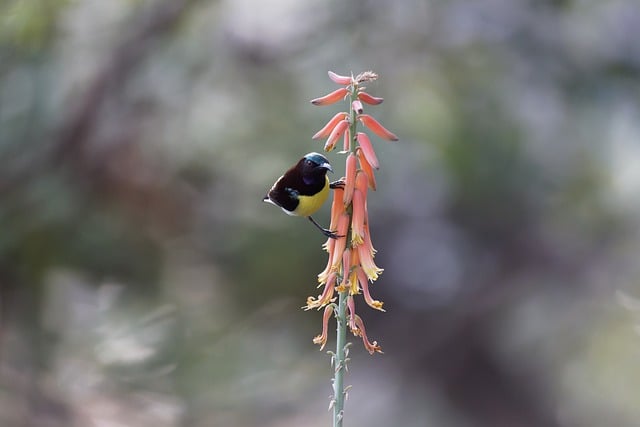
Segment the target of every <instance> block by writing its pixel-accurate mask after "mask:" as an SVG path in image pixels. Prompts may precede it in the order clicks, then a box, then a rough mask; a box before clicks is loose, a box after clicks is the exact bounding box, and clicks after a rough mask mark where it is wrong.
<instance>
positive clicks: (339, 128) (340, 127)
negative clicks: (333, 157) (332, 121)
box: [324, 119, 349, 151]
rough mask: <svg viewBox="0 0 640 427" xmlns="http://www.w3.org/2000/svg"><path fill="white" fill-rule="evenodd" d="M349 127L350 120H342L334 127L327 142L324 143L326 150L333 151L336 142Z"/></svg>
mask: <svg viewBox="0 0 640 427" xmlns="http://www.w3.org/2000/svg"><path fill="white" fill-rule="evenodd" d="M348 128H349V120H347V119H344V120H340V121H339V122H338V124H337V125H336V127H334V128H333V130H332V131H331V133H330V134H329V138H327V142H326V143H325V144H324V151H331V150H333V147H335V146H336V142H337V141H338V139H339V138H340V137H341V136H342V134H343V133H344V132H345V131H346V130H347V129H348Z"/></svg>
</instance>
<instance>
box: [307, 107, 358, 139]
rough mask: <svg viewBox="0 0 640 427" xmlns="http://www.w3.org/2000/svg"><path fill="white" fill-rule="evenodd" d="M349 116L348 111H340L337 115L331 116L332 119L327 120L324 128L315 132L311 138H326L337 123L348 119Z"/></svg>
mask: <svg viewBox="0 0 640 427" xmlns="http://www.w3.org/2000/svg"><path fill="white" fill-rule="evenodd" d="M347 117H349V115H348V114H347V113H344V112H342V113H338V114H336V115H335V116H333V117H332V118H331V120H329V121H328V122H327V124H326V125H324V127H323V128H322V129H320V130H319V131H318V132H316V133H315V135H313V136H312V137H311V139H322V138H326V137H328V136H329V135H331V131H332V130H333V128H335V127H336V125H337V124H338V123H339V122H340V121H341V120H344V119H346V118H347Z"/></svg>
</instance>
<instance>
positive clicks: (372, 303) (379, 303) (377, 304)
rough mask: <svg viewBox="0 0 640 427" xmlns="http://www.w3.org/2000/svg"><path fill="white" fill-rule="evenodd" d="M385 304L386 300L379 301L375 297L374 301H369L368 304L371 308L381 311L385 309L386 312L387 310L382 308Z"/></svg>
mask: <svg viewBox="0 0 640 427" xmlns="http://www.w3.org/2000/svg"><path fill="white" fill-rule="evenodd" d="M383 304H384V302H382V301H378V300H377V299H374V300H373V301H368V302H367V305H368V306H369V307H371V308H374V309H376V310H379V311H383V312H386V311H387V310H385V309H384V308H382V305H383Z"/></svg>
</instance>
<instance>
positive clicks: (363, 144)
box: [356, 132, 380, 169]
mask: <svg viewBox="0 0 640 427" xmlns="http://www.w3.org/2000/svg"><path fill="white" fill-rule="evenodd" d="M356 139H357V141H358V144H359V145H360V148H361V149H362V154H364V157H365V158H366V159H367V162H368V163H369V164H370V165H371V167H373V168H375V169H380V163H379V162H378V157H377V156H376V152H375V151H373V144H371V140H370V139H369V135H367V134H366V133H364V132H358V133H357V135H356Z"/></svg>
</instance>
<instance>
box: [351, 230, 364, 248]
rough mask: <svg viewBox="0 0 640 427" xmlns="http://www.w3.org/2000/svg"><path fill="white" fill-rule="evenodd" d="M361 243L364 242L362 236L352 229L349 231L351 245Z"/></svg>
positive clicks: (355, 245) (354, 245)
mask: <svg viewBox="0 0 640 427" xmlns="http://www.w3.org/2000/svg"><path fill="white" fill-rule="evenodd" d="M362 244H364V239H363V238H362V236H361V235H359V234H357V233H356V232H354V231H351V246H352V247H354V248H355V247H358V246H360V245H362Z"/></svg>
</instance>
